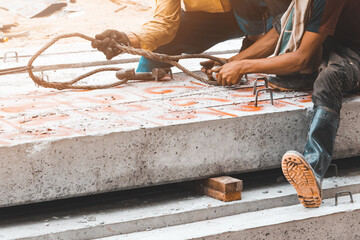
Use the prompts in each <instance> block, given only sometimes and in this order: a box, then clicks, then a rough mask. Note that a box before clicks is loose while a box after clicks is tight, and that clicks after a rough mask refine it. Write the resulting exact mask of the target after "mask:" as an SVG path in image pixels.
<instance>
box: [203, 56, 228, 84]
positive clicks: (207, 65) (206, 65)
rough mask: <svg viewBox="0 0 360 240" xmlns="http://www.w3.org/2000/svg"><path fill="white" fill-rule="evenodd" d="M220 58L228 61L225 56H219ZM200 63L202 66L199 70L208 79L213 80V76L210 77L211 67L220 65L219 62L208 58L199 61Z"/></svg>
mask: <svg viewBox="0 0 360 240" xmlns="http://www.w3.org/2000/svg"><path fill="white" fill-rule="evenodd" d="M221 59H222V60H224V61H225V62H228V60H227V59H225V58H221ZM200 65H201V66H202V68H201V71H202V72H203V73H205V74H206V75H207V77H208V79H210V80H214V78H213V77H212V76H213V75H212V73H213V71H212V68H213V67H215V66H220V64H219V63H218V62H216V61H213V60H208V61H204V62H200Z"/></svg>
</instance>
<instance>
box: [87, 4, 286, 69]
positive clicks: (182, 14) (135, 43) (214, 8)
mask: <svg viewBox="0 0 360 240" xmlns="http://www.w3.org/2000/svg"><path fill="white" fill-rule="evenodd" d="M290 1H291V0H183V4H184V6H185V10H182V9H181V1H180V0H157V1H156V7H155V13H154V16H153V19H152V20H150V21H148V22H146V23H145V24H144V25H143V26H142V27H141V29H140V30H139V31H134V32H127V33H125V32H120V31H117V30H106V31H104V32H102V33H100V34H98V35H96V36H95V39H96V40H95V41H93V42H92V46H93V47H94V48H97V49H98V50H99V51H102V52H103V53H104V54H105V55H106V58H107V59H108V60H110V59H112V58H113V57H115V56H117V55H118V54H120V53H121V52H119V50H118V49H116V48H113V42H116V43H119V44H125V45H130V46H132V47H135V48H141V49H144V50H147V51H154V52H156V53H164V54H169V55H179V54H182V53H189V54H191V53H201V52H204V51H205V50H207V49H209V48H210V47H212V46H214V45H215V44H217V43H219V42H222V41H225V40H228V39H232V38H237V37H243V36H246V37H245V39H244V40H243V45H242V50H243V49H245V48H247V47H248V46H250V45H251V44H252V43H253V42H254V41H256V40H257V39H259V38H260V37H261V36H263V34H264V33H265V32H267V31H268V30H269V29H271V28H272V20H273V17H274V16H278V15H279V14H282V13H283V12H284V11H285V10H286V9H287V6H288V5H289V3H290ZM273 2H275V3H276V4H273ZM168 67H170V65H169V64H166V63H161V62H157V61H153V60H151V59H146V58H144V57H142V58H141V59H140V61H139V65H138V68H137V72H151V71H152V69H153V68H168Z"/></svg>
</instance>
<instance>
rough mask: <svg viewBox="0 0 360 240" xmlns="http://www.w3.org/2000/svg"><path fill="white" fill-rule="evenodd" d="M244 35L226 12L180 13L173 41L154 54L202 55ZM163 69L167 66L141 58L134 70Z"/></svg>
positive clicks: (233, 18) (232, 14)
mask: <svg viewBox="0 0 360 240" xmlns="http://www.w3.org/2000/svg"><path fill="white" fill-rule="evenodd" d="M244 35H245V34H244V33H243V32H242V31H241V29H240V28H239V26H238V24H237V21H236V19H235V16H234V13H233V12H232V11H230V12H227V13H205V12H184V11H182V12H181V21H180V26H179V30H178V32H177V34H176V36H175V38H174V40H172V41H171V42H170V43H168V44H165V45H163V46H161V47H159V48H157V49H156V50H155V51H154V52H156V53H164V54H169V55H179V54H182V53H188V54H194V53H202V52H204V51H205V50H207V49H209V48H210V47H212V46H214V45H215V44H217V43H219V42H223V41H226V40H229V39H233V38H237V37H242V36H244ZM240 47H241V46H239V49H240ZM167 67H170V65H169V64H166V63H162V62H157V61H153V60H149V59H146V58H144V57H141V59H140V61H139V66H138V68H137V70H136V71H137V72H151V71H152V69H153V68H167Z"/></svg>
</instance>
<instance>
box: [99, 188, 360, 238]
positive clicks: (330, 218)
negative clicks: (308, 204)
mask: <svg viewBox="0 0 360 240" xmlns="http://www.w3.org/2000/svg"><path fill="white" fill-rule="evenodd" d="M354 201H355V202H359V201H360V194H356V195H354ZM289 213H291V214H289ZM359 217H360V205H359V204H358V203H357V204H354V203H344V204H342V205H338V206H337V207H334V202H333V200H332V199H331V200H330V199H329V200H325V201H324V203H323V205H322V207H320V208H317V209H305V208H304V207H303V206H302V205H300V204H299V205H293V206H288V207H280V208H273V209H267V210H263V211H258V212H249V213H244V214H239V215H234V216H229V217H224V218H217V219H213V220H207V221H202V222H196V223H191V224H185V225H180V226H174V227H167V228H162V229H156V230H152V231H144V232H139V233H132V234H128V235H122V236H113V237H107V238H102V240H115V239H121V240H127V239H129V240H130V239H131V240H138V239H139V240H140V239H148V240H157V239H174V240H180V239H181V240H183V239H193V240H195V239H199V240H200V239H202V240H205V239H206V240H210V239H211V240H215V239H217V240H220V239H229V240H241V239H244V240H245V239H267V240H278V239H284V240H285V239H334V240H335V239H359V237H360V232H359V231H358V227H357V226H358V225H359Z"/></svg>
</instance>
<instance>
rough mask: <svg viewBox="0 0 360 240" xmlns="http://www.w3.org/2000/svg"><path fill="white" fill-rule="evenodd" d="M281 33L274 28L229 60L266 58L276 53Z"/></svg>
mask: <svg viewBox="0 0 360 240" xmlns="http://www.w3.org/2000/svg"><path fill="white" fill-rule="evenodd" d="M278 39H279V34H278V33H277V32H276V30H275V29H274V28H273V29H271V30H270V31H269V32H267V33H266V34H265V35H264V36H262V37H261V38H260V39H259V40H257V41H256V42H255V43H254V44H253V45H251V46H250V47H249V48H247V49H246V50H244V51H242V52H240V53H239V54H237V55H235V56H233V57H231V58H230V59H229V61H238V60H242V59H258V58H265V57H268V56H270V55H271V54H273V53H274V51H275V48H276V44H277V41H278Z"/></svg>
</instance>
